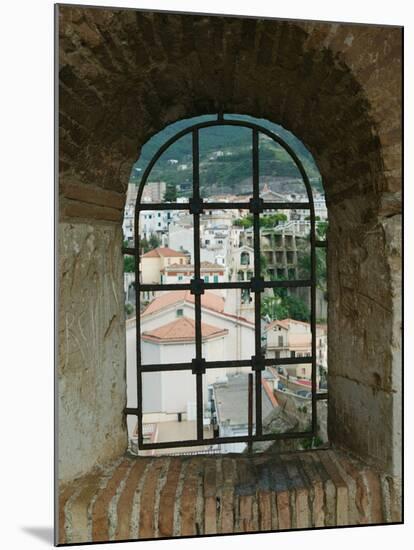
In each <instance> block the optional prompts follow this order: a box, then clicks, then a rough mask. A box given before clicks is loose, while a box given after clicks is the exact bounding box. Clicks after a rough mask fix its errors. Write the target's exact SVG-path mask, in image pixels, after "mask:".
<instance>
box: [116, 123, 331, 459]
mask: <svg viewBox="0 0 414 550" xmlns="http://www.w3.org/2000/svg"><path fill="white" fill-rule="evenodd" d="M214 118H216V117H214V116H205V117H197V118H196V119H191V120H186V121H180V122H178V123H175V124H172V125H171V126H169V127H167V128H166V129H165V130H163V131H162V132H160V133H159V134H157V135H156V136H154V137H153V138H152V139H151V140H149V142H147V144H146V145H145V147H144V148H143V150H142V151H141V155H140V158H139V160H138V161H137V162H136V164H135V165H134V166H133V168H132V172H131V177H130V182H129V186H128V192H127V200H126V205H125V211H124V221H123V233H124V248H133V247H134V246H135V244H139V264H138V265H139V270H138V273H139V283H140V284H142V285H156V286H157V289H156V290H141V289H140V288H137V287H136V286H135V282H136V275H135V273H136V272H135V258H134V256H133V255H128V254H125V256H124V291H125V312H126V350H127V393H128V395H127V407H129V408H136V407H137V356H136V353H137V346H138V349H139V352H140V360H141V365H143V366H145V365H160V366H161V367H160V369H159V370H157V371H154V372H144V373H142V403H141V406H142V435H143V440H144V442H146V443H162V444H163V448H159V449H148V450H139V449H138V429H139V428H138V426H139V423H138V422H137V416H136V415H127V425H128V437H129V450H130V452H132V453H134V454H140V455H162V454H193V453H228V452H246V451H247V443H246V442H243V441H235V442H226V443H214V442H213V441H212V442H211V444H208V443H207V444H204V443H203V444H202V445H197V446H194V445H191V446H190V445H189V446H186V445H185V442H186V441H190V440H195V439H198V437H197V388H196V376H195V375H194V374H193V373H192V371H191V369H190V370H189V369H177V370H162V366H163V365H165V366H168V365H171V364H183V363H191V361H192V360H193V359H194V357H195V356H196V352H195V350H196V313H195V311H196V308H195V302H196V297H195V295H194V294H192V293H191V291H190V290H189V289H188V288H183V290H180V289H179V288H177V289H174V290H171V289H170V288H169V287H168V285H172V284H174V285H180V284H182V285H188V284H190V282H191V280H192V279H193V278H194V272H195V267H194V266H195V262H196V258H199V266H200V278H201V279H202V280H203V281H204V283H205V284H210V283H234V282H243V283H246V285H245V287H244V288H229V287H224V288H207V289H206V290H205V291H204V293H202V294H201V296H200V302H201V349H202V357H203V358H204V359H205V360H206V361H207V362H218V361H229V362H231V361H233V362H237V363H238V364H236V365H235V366H232V365H227V366H226V367H225V368H223V367H221V368H208V369H206V370H205V372H203V373H202V400H203V406H202V430H203V439H204V440H210V439H213V438H237V437H239V436H247V435H248V430H249V410H248V409H249V407H248V403H249V399H248V395H249V373H251V372H252V367H251V365H250V366H249V364H248V362H249V361H250V360H251V359H252V357H253V356H255V350H257V338H258V337H259V338H260V347H261V354H262V355H263V356H264V357H265V358H266V360H270V361H267V362H266V366H265V368H264V370H262V372H261V380H260V388H258V387H257V388H256V387H255V385H256V383H257V378H256V377H255V376H253V387H252V388H251V389H252V399H251V401H252V415H253V416H252V424H253V433H254V430H255V421H256V408H255V396H257V394H258V392H260V395H261V427H262V433H263V434H289V433H294V432H308V431H310V429H311V426H312V391H311V390H312V330H311V288H310V285H306V284H303V285H302V286H300V285H299V286H293V285H292V286H289V283H288V282H289V281H291V282H294V281H303V282H307V281H310V280H311V278H312V273H311V243H312V240H311V221H310V210H309V207H308V206H307V203H308V202H309V198H308V195H307V190H306V187H305V185H304V182H303V179H302V177H301V174H300V172H299V170H298V168H297V166H296V164H295V163H294V161H293V160H292V158H291V156H290V155H289V154H288V153H287V152H286V151H285V149H284V148H283V147H282V146H280V145H279V144H277V143H276V142H274V141H273V140H272V139H271V138H270V137H268V136H266V135H265V134H259V140H258V163H259V196H260V199H261V200H262V201H263V203H262V204H263V209H262V211H261V213H260V216H259V226H258V227H259V239H258V242H257V240H256V246H257V244H258V245H259V250H260V255H259V257H258V259H257V258H256V259H255V253H254V249H255V232H254V216H253V214H252V213H251V211H250V210H249V208H248V204H249V201H250V199H251V198H252V197H253V177H252V173H253V166H252V163H253V160H252V158H253V155H252V131H251V129H249V128H246V127H238V126H213V127H206V128H201V129H200V130H199V143H198V145H199V150H198V157H199V191H200V197H201V198H202V199H203V210H202V212H201V213H200V215H199V245H198V249H197V247H195V240H194V223H193V215H192V214H191V213H190V211H189V208H188V204H189V200H190V199H191V197H192V194H193V145H192V139H191V137H192V136H191V134H187V135H184V136H183V137H181V138H179V139H178V140H177V141H176V142H175V143H174V144H173V145H171V147H169V148H168V149H167V150H166V151H165V152H164V153H163V154H162V155H161V156H160V157H159V159H158V160H157V161H156V162H155V164H154V166H153V167H152V170H151V172H150V174H149V177H148V180H147V183H146V185H145V187H144V189H143V193H142V196H141V204H143V205H145V208H144V209H143V210H141V211H140V212H139V228H138V229H139V231H138V234H139V243H135V239H136V235H135V229H134V217H135V206H136V202H137V196H138V193H139V186H140V182H141V179H142V176H143V174H144V172H145V170H146V168H147V165H148V163H149V162H150V161H151V158H152V157H153V155H154V154H155V153H156V151H157V150H158V149H159V148H160V147H161V146H162V145H163V144H164V143H165V142H166V141H167V140H168V139H169V138H170V137H172V136H173V135H175V134H177V133H178V132H179V131H180V130H182V129H184V128H186V127H189V126H191V125H192V124H195V123H198V122H202V121H209V120H213V119H214ZM226 118H228V119H231V118H232V117H231V116H230V115H226ZM234 118H237V119H238V120H246V121H253V122H257V123H258V124H260V125H261V126H262V127H265V128H267V129H269V130H271V131H272V132H274V133H276V134H277V135H279V136H280V137H281V138H282V139H283V140H284V141H285V142H286V143H288V144H289V146H290V147H291V148H292V149H293V151H294V152H295V153H296V155H298V157H299V159H300V161H301V163H302V165H303V167H304V169H305V170H306V173H307V176H308V179H309V182H310V184H311V188H312V196H313V203H314V209H315V240H316V241H318V242H319V244H320V245H321V246H318V247H316V249H315V286H316V288H315V335H314V338H315V367H316V391H317V393H318V394H319V395H322V394H326V392H327V369H328V361H327V274H326V248H325V247H324V246H323V241H325V239H326V234H327V229H328V217H327V209H326V205H325V197H324V193H323V186H322V181H321V177H320V174H319V171H318V169H317V167H316V165H315V163H314V161H313V158H312V156H311V154H310V153H309V152H308V151H307V150H306V148H305V147H304V146H303V144H302V143H301V142H300V141H298V140H297V139H296V138H295V137H294V136H293V135H292V134H291V133H289V132H287V131H286V130H284V129H283V128H282V127H280V126H278V125H276V124H273V123H270V122H268V121H265V120H260V121H257V120H256V119H252V118H251V117H242V116H237V117H236V116H234ZM161 203H162V204H163V209H157V208H155V207H154V209H151V205H152V204H154V205H156V204H161ZM214 203H222V204H221V206H220V208H218V207H216V206H214ZM266 203H269V205H270V204H272V205H274V204H275V203H290V204H291V205H292V204H293V203H294V204H295V207H294V208H293V207H291V206H290V207H285V208H277V209H275V208H274V207H273V206H272V207H269V208H266ZM301 203H303V208H301ZM168 204H171V208H169V207H168ZM226 204H228V205H229V207H228V208H226ZM234 204H240V208H234ZM180 205H182V209H181V206H180ZM209 205H211V207H210V206H209ZM223 205H224V206H223ZM242 205H243V206H242ZM244 205H246V206H245V207H244ZM195 248H196V249H195ZM258 260H259V263H258V264H257V262H258ZM255 264H256V265H255ZM255 271H256V272H257V271H259V272H260V277H261V278H263V280H264V281H265V282H273V281H286V282H287V283H286V285H285V286H278V287H273V288H265V289H264V291H263V292H262V293H261V298H260V313H259V314H260V331H259V332H260V334H259V335H257V323H256V324H255V314H256V315H257V312H256V313H255V307H256V304H255V293H254V292H252V289H251V288H250V287H249V285H248V284H247V283H250V281H251V279H252V278H253V277H254V273H255ZM163 286H165V289H164V288H163ZM230 286H231V285H230ZM136 292H139V293H140V294H139V300H138V302H139V311H137V310H136V303H137V300H136V298H137V296H136ZM137 321H138V322H137ZM137 327H138V329H139V330H138V332H137ZM137 338H138V342H137ZM283 360H285V364H283ZM272 361H274V364H273V365H272ZM243 362H244V363H243ZM240 363H241V364H240ZM258 403H260V401H259V400H258ZM316 404H317V412H318V415H317V435H315V436H312V437H305V438H299V439H290V440H289V439H288V440H283V441H282V440H277V441H273V440H268V441H260V442H255V443H254V444H253V447H252V449H251V450H253V451H254V452H259V451H264V450H268V449H272V448H275V449H289V448H292V449H298V448H309V447H317V446H320V445H323V444H324V443H325V442H326V441H327V434H326V421H327V418H326V417H327V402H326V400H324V399H320V400H317V401H316ZM198 433H199V432H198ZM181 441H182V442H183V445H182V446H181V447H180V448H169V447H168V445H167V444H168V443H177V442H181Z"/></svg>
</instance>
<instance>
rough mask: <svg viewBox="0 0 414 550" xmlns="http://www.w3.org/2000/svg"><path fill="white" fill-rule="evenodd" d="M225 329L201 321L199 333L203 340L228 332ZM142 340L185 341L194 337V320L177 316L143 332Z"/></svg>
mask: <svg viewBox="0 0 414 550" xmlns="http://www.w3.org/2000/svg"><path fill="white" fill-rule="evenodd" d="M228 332H229V331H228V330H227V329H221V328H218V327H214V326H213V325H208V324H207V323H201V335H202V338H203V340H207V339H209V338H214V337H216V336H224V335H226V334H228ZM141 338H142V340H146V341H149V342H175V343H179V342H186V341H189V340H190V341H191V340H194V339H195V321H194V320H193V319H189V318H188V317H179V318H178V319H175V320H174V321H172V322H171V323H167V324H166V325H163V326H161V327H158V328H156V329H154V330H150V331H148V332H143V333H142V335H141Z"/></svg>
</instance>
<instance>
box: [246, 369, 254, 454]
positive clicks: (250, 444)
mask: <svg viewBox="0 0 414 550" xmlns="http://www.w3.org/2000/svg"><path fill="white" fill-rule="evenodd" d="M247 414H248V419H247V428H248V431H247V434H248V437H249V439H248V442H247V450H248V452H249V453H251V452H252V447H253V440H252V436H253V373H251V372H249V401H248V411H247Z"/></svg>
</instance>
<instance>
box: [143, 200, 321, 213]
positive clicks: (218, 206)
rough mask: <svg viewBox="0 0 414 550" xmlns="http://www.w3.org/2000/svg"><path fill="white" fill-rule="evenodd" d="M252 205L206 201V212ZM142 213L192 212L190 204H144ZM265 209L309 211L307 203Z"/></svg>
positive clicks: (266, 204)
mask: <svg viewBox="0 0 414 550" xmlns="http://www.w3.org/2000/svg"><path fill="white" fill-rule="evenodd" d="M249 206H250V203H249V202H248V201H247V202H217V201H211V202H210V201H209V200H208V199H204V201H203V208H204V210H249ZM137 209H138V210H140V211H141V212H146V211H152V210H155V211H157V210H188V211H189V210H190V203H189V202H154V203H151V202H144V203H142V204H140V205H139V206H137ZM263 209H264V211H266V210H309V209H310V205H309V203H307V202H264V203H263Z"/></svg>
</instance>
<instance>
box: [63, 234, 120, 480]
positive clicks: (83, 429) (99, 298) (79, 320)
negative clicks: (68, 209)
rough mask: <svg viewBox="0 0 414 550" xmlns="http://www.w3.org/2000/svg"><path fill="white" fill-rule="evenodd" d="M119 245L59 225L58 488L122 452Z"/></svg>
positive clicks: (108, 237) (115, 239)
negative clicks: (61, 483)
mask: <svg viewBox="0 0 414 550" xmlns="http://www.w3.org/2000/svg"><path fill="white" fill-rule="evenodd" d="M121 238H122V237H121V230H120V228H119V227H118V226H116V225H97V224H95V225H93V224H83V223H75V224H71V223H62V224H60V231H59V276H60V277H59V278H60V281H59V312H60V314H59V363H58V374H57V376H58V429H59V438H58V460H59V466H58V476H59V480H60V481H67V480H69V479H73V478H74V477H76V476H79V475H81V474H83V473H85V472H87V471H89V470H91V469H92V468H93V467H94V466H95V465H97V464H102V463H104V462H106V461H108V460H111V459H114V458H115V457H118V456H119V455H120V454H122V453H123V451H124V450H125V449H126V445H127V435H126V429H125V426H124V422H123V414H122V412H123V409H124V407H125V404H126V374H125V331H124V308H123V303H124V298H123V287H122V272H123V259H122V255H121V246H122V240H121Z"/></svg>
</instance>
